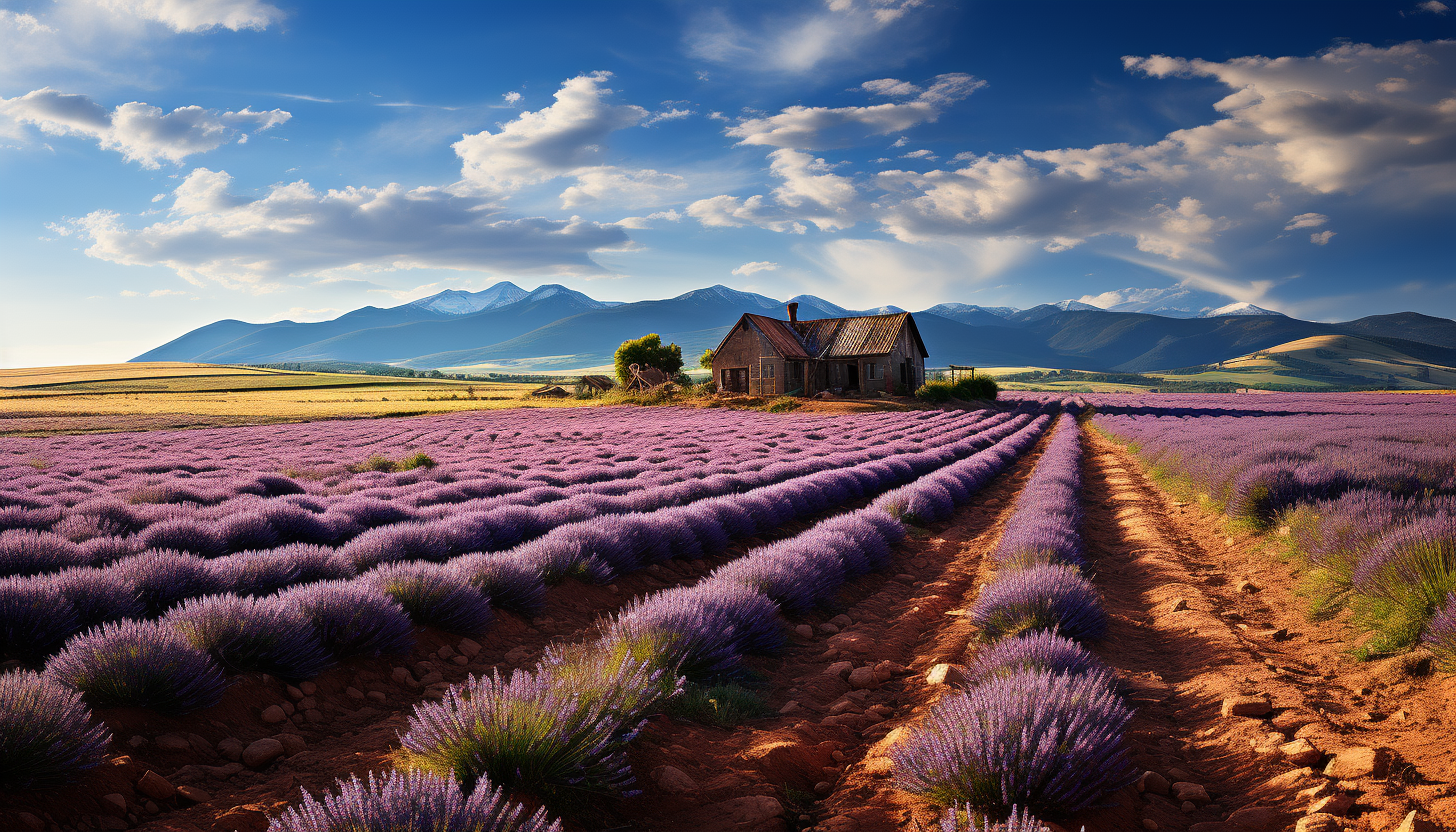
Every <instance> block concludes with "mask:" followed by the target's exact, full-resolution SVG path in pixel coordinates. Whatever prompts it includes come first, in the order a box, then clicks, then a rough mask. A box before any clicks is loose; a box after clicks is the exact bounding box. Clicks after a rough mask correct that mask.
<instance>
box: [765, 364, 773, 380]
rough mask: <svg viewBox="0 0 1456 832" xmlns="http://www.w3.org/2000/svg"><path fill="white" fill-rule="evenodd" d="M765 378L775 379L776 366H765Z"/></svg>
mask: <svg viewBox="0 0 1456 832" xmlns="http://www.w3.org/2000/svg"><path fill="white" fill-rule="evenodd" d="M763 377H764V378H773V377H774V365H772V364H765V365H763Z"/></svg>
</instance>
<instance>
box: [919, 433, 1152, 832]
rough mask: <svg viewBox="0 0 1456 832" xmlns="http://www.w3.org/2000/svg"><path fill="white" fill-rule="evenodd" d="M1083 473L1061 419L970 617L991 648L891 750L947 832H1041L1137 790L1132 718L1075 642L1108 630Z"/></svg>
mask: <svg viewBox="0 0 1456 832" xmlns="http://www.w3.org/2000/svg"><path fill="white" fill-rule="evenodd" d="M1081 460H1082V449H1081V442H1080V436H1079V428H1078V425H1077V422H1076V419H1075V418H1074V417H1073V416H1071V415H1070V414H1067V415H1063V416H1062V417H1061V420H1060V423H1059V425H1058V427H1057V432H1056V435H1055V436H1054V437H1053V438H1052V440H1051V442H1050V443H1049V444H1048V447H1047V450H1046V453H1045V454H1044V455H1043V456H1042V458H1041V461H1040V462H1039V463H1038V465H1037V467H1036V470H1035V471H1034V472H1033V474H1032V477H1031V479H1030V480H1029V481H1028V483H1027V485H1026V488H1025V489H1024V490H1023V491H1022V494H1021V497H1020V498H1019V500H1018V502H1017V504H1016V513H1015V514H1014V515H1013V516H1012V519H1011V520H1010V522H1009V523H1008V524H1007V526H1006V529H1005V530H1004V532H1003V533H1002V536H1001V542H1000V544H999V545H998V547H997V549H996V551H995V552H994V553H993V559H994V560H995V562H996V564H997V569H998V572H997V575H996V578H995V580H993V581H992V582H991V583H990V584H989V585H988V586H986V587H985V588H983V589H982V590H981V593H980V595H979V596H978V597H977V599H976V603H975V605H974V606H973V607H972V609H971V618H972V620H973V621H974V622H975V623H976V625H977V627H978V628H979V630H980V633H981V636H982V638H983V640H984V641H985V642H986V644H987V646H985V647H984V648H983V649H982V650H981V651H980V652H979V653H978V654H977V655H975V656H974V658H973V659H972V661H971V663H970V665H969V667H968V668H967V669H966V672H965V678H966V680H967V682H966V685H967V689H966V690H964V691H962V692H957V693H953V694H951V695H948V696H946V697H944V698H942V699H941V700H940V701H939V702H937V703H936V704H935V705H934V706H932V707H931V709H930V711H929V713H928V714H927V715H926V718H925V719H924V720H923V721H922V722H921V723H920V724H919V725H917V726H916V728H915V729H914V730H913V731H912V732H911V733H910V734H909V735H908V736H907V737H906V738H905V739H903V740H902V741H901V742H899V743H897V744H896V745H895V746H894V748H892V749H891V758H892V760H893V761H894V764H895V770H896V782H897V784H898V785H899V786H900V787H901V788H903V789H905V790H907V791H910V792H913V793H916V794H919V795H922V796H924V797H926V798H929V799H930V800H932V801H934V802H936V803H938V804H940V805H942V806H945V807H947V808H946V811H945V813H944V815H943V816H942V826H943V828H944V829H946V830H952V831H954V830H959V829H965V828H969V829H972V830H975V829H978V828H984V827H986V825H987V824H988V823H989V821H988V820H987V819H986V818H987V817H988V816H994V817H998V818H1006V821H1005V825H1004V826H998V827H996V828H997V829H1008V830H1013V831H1014V830H1032V829H1040V828H1041V824H1040V823H1039V822H1038V821H1037V820H1036V819H1035V817H1034V816H1033V815H1032V814H1031V813H1033V812H1034V813H1036V814H1058V815H1060V814H1065V813H1069V812H1074V811H1077V810H1079V809H1082V808H1084V807H1086V806H1088V805H1090V804H1092V803H1093V802H1095V801H1097V800H1099V799H1101V798H1103V797H1105V796H1106V795H1108V794H1109V793H1111V792H1112V791H1115V790H1117V789H1119V788H1122V787H1124V786H1126V785H1127V784H1128V783H1129V782H1131V777H1132V770H1131V768H1130V765H1129V761H1128V753H1129V751H1128V747H1127V745H1126V743H1125V742H1124V736H1123V735H1124V732H1125V730H1126V727H1127V723H1128V721H1129V720H1130V719H1131V716H1132V712H1131V711H1130V710H1129V709H1128V707H1127V706H1126V705H1125V704H1124V703H1123V701H1122V700H1121V698H1120V697H1119V696H1118V694H1117V690H1116V687H1117V686H1116V682H1115V677H1114V676H1113V674H1112V672H1111V671H1110V670H1108V669H1107V668H1106V667H1105V666H1104V665H1103V664H1102V663H1101V662H1100V661H1098V660H1097V659H1096V657H1094V656H1093V655H1092V654H1091V653H1090V652H1088V651H1087V649H1086V648H1085V647H1083V646H1081V645H1080V644H1079V643H1078V642H1080V641H1094V640H1097V639H1099V638H1101V637H1102V635H1103V634H1104V632H1105V630H1106V626H1107V616H1106V613H1105V612H1104V610H1103V608H1102V604H1101V600H1100V596H1099V594H1098V592H1097V590H1096V588H1095V587H1094V586H1093V585H1092V584H1091V583H1090V582H1089V581H1088V580H1087V578H1086V577H1085V576H1084V575H1083V571H1084V570H1086V569H1087V562H1086V558H1085V551H1084V549H1083V546H1082V539H1081V525H1082V514H1081V510H1080V499H1079V498H1080V495H1079V492H1080V490H1081V483H1082V479H1081ZM978 816H979V820H978ZM1008 816H1009V817H1008ZM978 823H979V824H981V825H980V826H978Z"/></svg>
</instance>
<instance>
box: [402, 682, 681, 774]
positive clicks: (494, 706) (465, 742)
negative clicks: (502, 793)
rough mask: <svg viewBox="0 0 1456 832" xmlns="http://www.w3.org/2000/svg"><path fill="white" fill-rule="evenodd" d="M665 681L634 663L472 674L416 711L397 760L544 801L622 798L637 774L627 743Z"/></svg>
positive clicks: (425, 769)
mask: <svg viewBox="0 0 1456 832" xmlns="http://www.w3.org/2000/svg"><path fill="white" fill-rule="evenodd" d="M661 677H662V673H661V671H658V670H652V669H651V668H650V667H649V666H648V665H647V664H645V663H641V662H635V661H632V660H630V659H627V660H623V661H620V662H618V663H617V666H616V667H604V666H603V665H602V664H601V663H597V664H595V665H582V664H577V663H573V664H571V665H569V666H567V667H566V668H561V667H557V668H550V669H543V671H541V672H538V673H530V672H527V671H524V670H517V671H515V672H514V673H512V674H511V676H510V678H509V679H503V678H502V677H501V676H500V675H499V673H496V674H495V675H492V676H489V677H487V676H472V677H471V678H470V679H468V680H467V681H466V683H465V684H464V685H460V686H455V687H452V688H450V689H449V690H447V691H446V693H445V697H444V698H443V699H441V700H440V701H439V702H429V703H424V704H421V705H418V706H416V707H415V711H414V714H413V715H412V716H411V717H410V718H409V726H408V730H407V731H406V733H405V734H404V735H403V736H401V737H400V745H401V749H400V752H399V756H398V762H399V764H400V765H401V766H402V767H404V768H407V769H420V770H423V771H429V772H433V773H435V774H439V775H441V776H450V775H453V776H455V777H457V778H459V780H460V781H461V782H462V783H465V784H467V785H474V784H475V783H477V782H478V781H480V780H482V779H484V780H486V781H488V782H490V783H496V784H500V785H502V786H505V787H507V788H511V789H521V790H524V791H528V792H530V793H532V794H535V795H537V796H539V797H541V798H542V799H545V800H553V799H561V798H563V797H568V796H572V795H577V796H579V795H581V794H585V793H591V792H598V793H611V792H626V791H628V790H629V788H630V786H631V785H632V783H633V782H635V778H634V777H633V775H632V769H631V767H630V766H629V765H628V762H627V758H626V753H625V746H626V744H627V743H628V742H630V741H631V739H632V738H633V737H634V736H635V735H636V730H637V726H638V724H639V723H640V721H641V719H642V717H643V715H644V711H645V709H646V708H648V707H651V706H652V705H653V704H655V702H656V701H657V699H658V697H659V696H660V684H659V680H660V679H661Z"/></svg>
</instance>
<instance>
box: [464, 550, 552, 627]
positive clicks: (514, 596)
mask: <svg viewBox="0 0 1456 832" xmlns="http://www.w3.org/2000/svg"><path fill="white" fill-rule="evenodd" d="M449 565H450V568H451V569H453V570H455V571H456V572H458V573H459V574H460V575H461V576H463V577H464V578H465V580H466V581H468V582H469V583H470V585H471V586H473V587H475V588H476V589H479V590H480V591H481V592H482V593H484V594H485V596H486V597H487V598H489V599H490V603H491V605H492V606H495V607H500V608H501V609H504V610H510V611H511V612H515V613H518V614H520V615H527V616H529V615H534V614H535V613H536V612H537V611H539V610H540V609H541V605H542V603H544V601H545V598H546V582H545V581H544V580H542V578H541V570H540V569H538V568H537V567H535V566H534V565H532V564H530V563H528V562H526V561H525V560H524V559H522V558H519V557H516V556H514V555H507V554H499V553H491V554H485V553H477V554H472V555H462V556H460V557H458V558H453V559H451V561H450V564H449Z"/></svg>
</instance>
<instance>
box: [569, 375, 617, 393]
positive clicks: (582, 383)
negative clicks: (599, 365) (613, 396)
mask: <svg viewBox="0 0 1456 832" xmlns="http://www.w3.org/2000/svg"><path fill="white" fill-rule="evenodd" d="M616 386H617V382H615V381H613V380H612V379H610V378H608V377H607V376H582V377H581V379H580V380H579V381H577V383H576V392H577V393H578V394H581V393H588V392H590V393H605V392H607V391H608V390H610V389H612V388H613V387H616Z"/></svg>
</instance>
